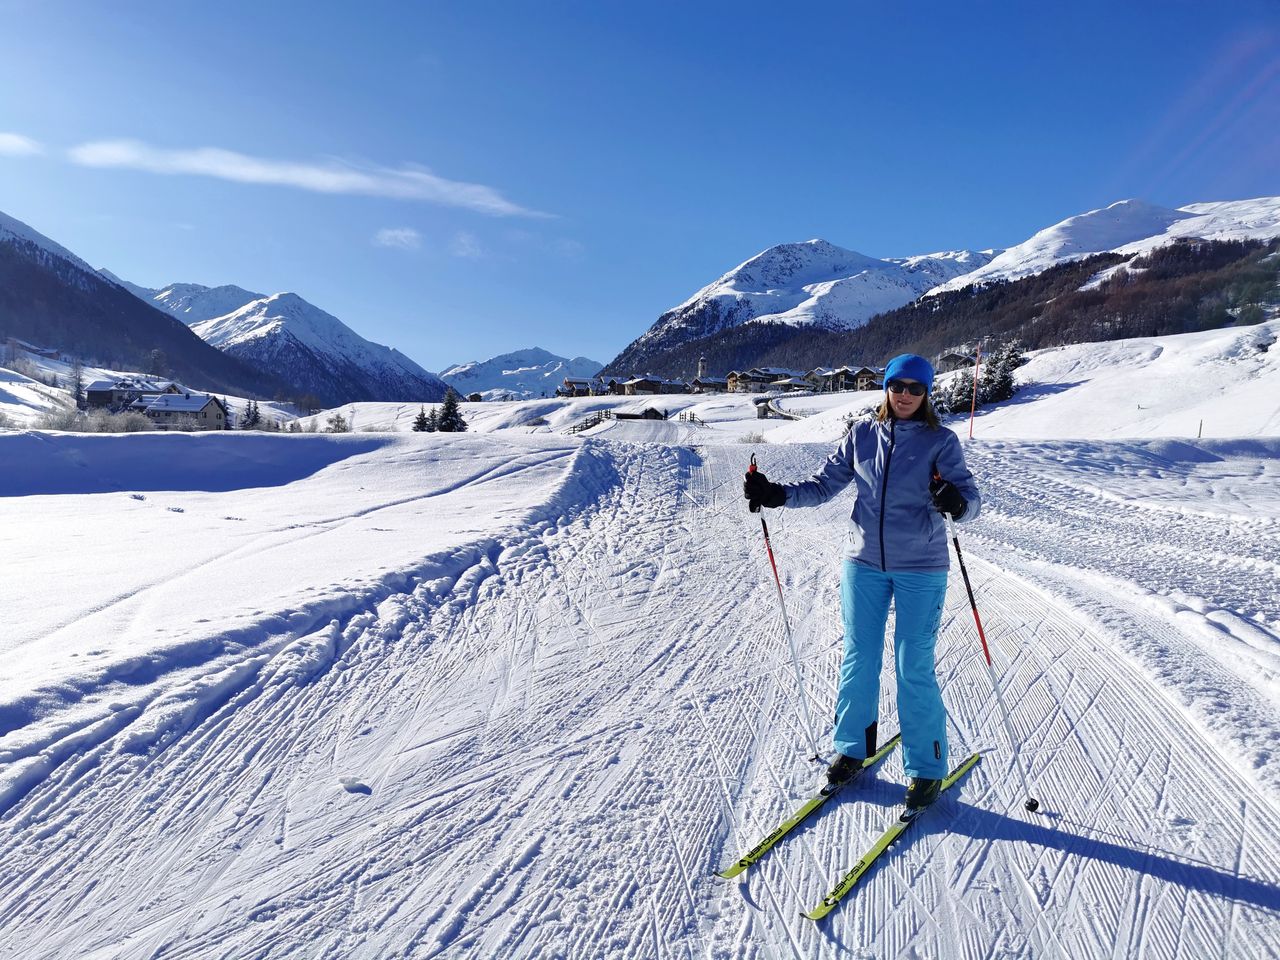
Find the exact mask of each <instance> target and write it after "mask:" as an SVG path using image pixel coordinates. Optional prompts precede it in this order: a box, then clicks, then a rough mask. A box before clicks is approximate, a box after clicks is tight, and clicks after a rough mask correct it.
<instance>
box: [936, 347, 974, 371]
mask: <svg viewBox="0 0 1280 960" xmlns="http://www.w3.org/2000/svg"><path fill="white" fill-rule="evenodd" d="M972 366H973V357H971V356H968V355H966V354H963V353H955V352H948V353H943V354H940V355H939V356H938V357H937V358H936V359H935V360H934V361H933V369H934V370H935V371H937V372H938V373H950V372H951V371H952V370H963V369H964V368H965V367H972Z"/></svg>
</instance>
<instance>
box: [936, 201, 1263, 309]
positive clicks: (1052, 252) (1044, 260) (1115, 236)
mask: <svg viewBox="0 0 1280 960" xmlns="http://www.w3.org/2000/svg"><path fill="white" fill-rule="evenodd" d="M1274 236H1280V197H1261V198H1258V199H1254V200H1235V201H1224V202H1218V203H1194V204H1189V205H1187V206H1185V207H1180V208H1178V209H1176V210H1175V209H1172V208H1170V207H1161V206H1158V205H1156V204H1153V203H1148V202H1147V201H1145V200H1121V201H1119V202H1117V203H1113V204H1111V205H1110V206H1106V207H1101V208H1099V209H1097V210H1090V211H1088V212H1086V213H1081V214H1077V215H1076V216H1074V217H1068V218H1067V219H1065V220H1063V221H1061V222H1059V223H1055V224H1054V225H1053V226H1050V227H1046V228H1045V229H1043V230H1041V231H1039V232H1038V233H1036V234H1034V235H1033V236H1032V237H1030V238H1029V239H1027V240H1025V241H1023V242H1022V243H1020V244H1018V245H1017V246H1013V247H1010V248H1009V249H1007V250H1005V251H1004V252H1003V253H1001V254H1000V255H999V256H997V257H995V258H994V259H993V260H991V262H990V263H988V264H986V265H985V266H982V267H980V268H979V269H977V270H974V271H972V272H970V273H966V274H964V275H962V276H959V277H955V278H953V279H950V280H948V281H947V282H946V283H943V284H940V285H939V286H937V287H935V288H934V289H932V290H930V291H929V293H930V294H935V293H942V292H943V291H946V290H958V289H960V288H961V287H965V286H968V285H969V284H973V283H990V282H992V281H996V280H1017V279H1020V278H1022V277H1029V276H1032V275H1033V274H1037V273H1040V272H1042V271H1044V270H1047V269H1049V268H1050V267H1052V266H1055V265H1056V264H1059V263H1064V262H1067V261H1069V260H1079V259H1081V258H1083V257H1087V256H1091V255H1093V254H1095V253H1106V252H1110V251H1115V252H1118V253H1143V252H1146V251H1148V250H1151V249H1154V248H1156V247H1160V246H1164V245H1166V244H1169V243H1172V242H1174V241H1175V240H1177V239H1178V238H1180V237H1202V238H1205V239H1213V240H1228V239H1237V240H1239V239H1263V238H1267V237H1274Z"/></svg>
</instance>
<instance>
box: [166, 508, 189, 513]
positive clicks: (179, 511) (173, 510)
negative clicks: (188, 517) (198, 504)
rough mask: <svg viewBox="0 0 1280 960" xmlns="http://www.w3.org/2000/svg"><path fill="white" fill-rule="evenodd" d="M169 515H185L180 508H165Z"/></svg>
mask: <svg viewBox="0 0 1280 960" xmlns="http://www.w3.org/2000/svg"><path fill="white" fill-rule="evenodd" d="M165 509H166V510H168V511H169V512H170V513H186V512H187V511H185V510H183V509H182V508H181V507H165Z"/></svg>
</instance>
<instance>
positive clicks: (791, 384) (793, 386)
mask: <svg viewBox="0 0 1280 960" xmlns="http://www.w3.org/2000/svg"><path fill="white" fill-rule="evenodd" d="M769 389H771V390H781V391H782V392H783V393H798V392H800V391H802V390H812V389H813V384H812V383H810V382H809V381H808V380H806V379H805V378H804V377H783V378H782V379H781V380H774V381H773V383H771V384H769Z"/></svg>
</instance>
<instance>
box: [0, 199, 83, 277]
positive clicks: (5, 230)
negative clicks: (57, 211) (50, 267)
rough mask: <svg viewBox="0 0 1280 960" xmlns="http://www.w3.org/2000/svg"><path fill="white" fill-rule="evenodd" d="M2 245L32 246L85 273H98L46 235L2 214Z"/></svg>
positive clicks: (0, 224)
mask: <svg viewBox="0 0 1280 960" xmlns="http://www.w3.org/2000/svg"><path fill="white" fill-rule="evenodd" d="M0 243H28V244H32V245H33V246H34V247H36V248H37V249H38V250H40V251H42V253H43V254H44V255H45V256H47V257H52V258H54V259H55V260H64V261H66V262H67V263H68V264H70V265H71V266H73V267H77V268H79V269H80V270H82V271H84V272H85V273H89V274H95V275H96V273H97V271H95V270H94V269H93V267H91V266H89V264H87V263H85V261H83V260H81V259H80V258H79V257H77V256H76V255H75V254H74V253H72V252H71V251H70V250H68V249H67V248H66V247H64V246H62V245H61V244H58V243H54V242H53V241H52V240H50V239H49V238H48V237H46V236H45V235H44V234H42V233H39V232H38V231H36V230H33V229H32V228H31V227H29V226H27V225H26V224H25V223H23V222H22V221H21V220H16V219H14V218H13V217H11V216H9V215H7V214H5V213H0Z"/></svg>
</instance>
